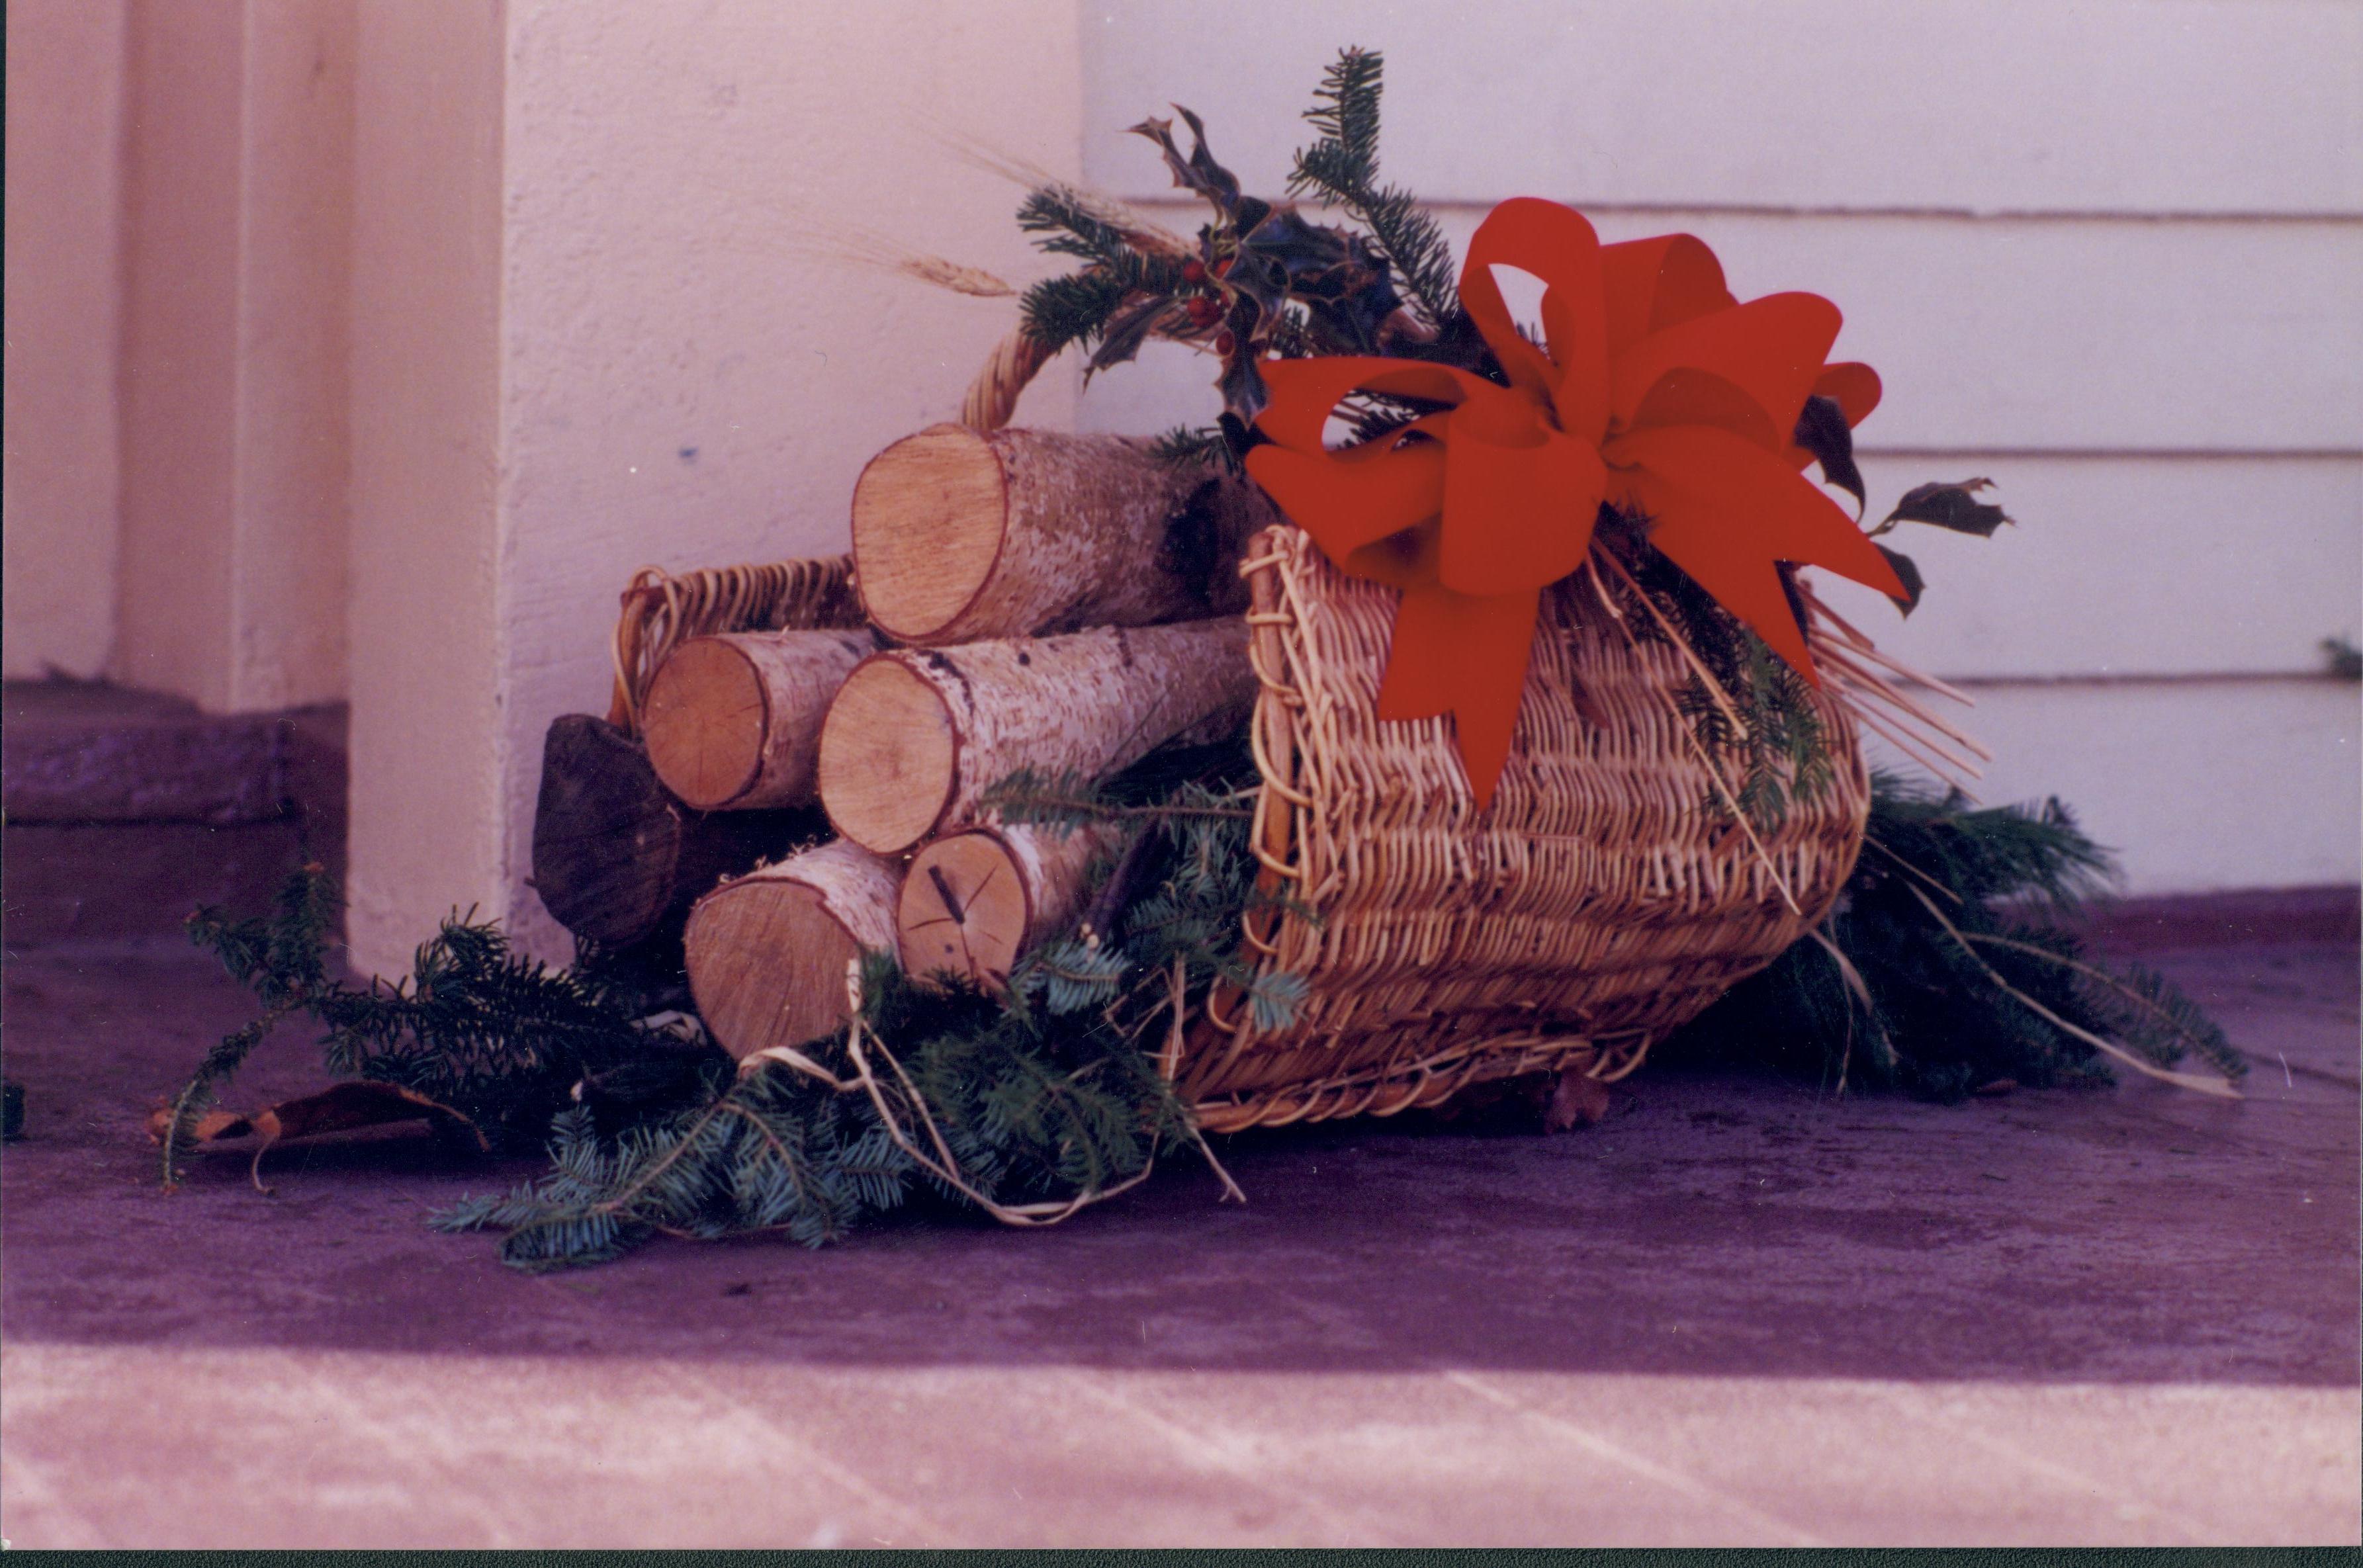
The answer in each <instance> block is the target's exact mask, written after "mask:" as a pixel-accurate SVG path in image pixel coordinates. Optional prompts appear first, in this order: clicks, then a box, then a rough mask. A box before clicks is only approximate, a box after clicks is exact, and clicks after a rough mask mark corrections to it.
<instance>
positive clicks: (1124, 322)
mask: <svg viewBox="0 0 2363 1568" xmlns="http://www.w3.org/2000/svg"><path fill="white" fill-rule="evenodd" d="M1181 308H1182V307H1181V306H1180V305H1178V304H1175V303H1174V301H1173V296H1172V295H1170V294H1152V295H1149V296H1148V298H1145V299H1141V300H1137V301H1135V302H1134V303H1132V304H1128V305H1125V306H1123V307H1121V308H1119V309H1118V310H1117V311H1116V313H1115V315H1111V316H1109V317H1108V322H1107V325H1106V326H1104V327H1102V328H1101V329H1100V342H1099V347H1098V348H1095V349H1093V351H1092V358H1091V362H1090V363H1088V364H1086V365H1085V366H1084V367H1083V380H1085V381H1090V380H1091V379H1092V376H1093V373H1094V372H1095V371H1099V370H1106V369H1107V368H1108V367H1109V366H1110V365H1121V364H1123V363H1125V362H1126V360H1128V359H1134V358H1137V356H1138V355H1139V353H1140V346H1141V345H1142V344H1143V343H1146V342H1147V341H1148V338H1149V337H1150V335H1151V334H1153V333H1155V332H1157V331H1159V330H1160V329H1162V328H1164V327H1167V326H1171V325H1173V319H1174V318H1176V317H1178V316H1179V315H1180V314H1181Z"/></svg>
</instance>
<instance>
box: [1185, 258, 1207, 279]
mask: <svg viewBox="0 0 2363 1568" xmlns="http://www.w3.org/2000/svg"><path fill="white" fill-rule="evenodd" d="M1205 281H1206V268H1205V265H1204V263H1203V262H1201V261H1200V260H1199V259H1197V258H1196V257H1194V256H1193V257H1192V258H1191V259H1189V260H1187V261H1184V262H1182V282H1185V283H1203V282H1205Z"/></svg>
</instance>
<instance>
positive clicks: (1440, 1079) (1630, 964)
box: [1173, 527, 1869, 1132]
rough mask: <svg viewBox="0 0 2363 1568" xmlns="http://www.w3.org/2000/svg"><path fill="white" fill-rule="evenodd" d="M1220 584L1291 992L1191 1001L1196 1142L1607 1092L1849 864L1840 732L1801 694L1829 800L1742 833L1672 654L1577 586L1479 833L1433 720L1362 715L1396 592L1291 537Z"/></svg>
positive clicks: (1769, 951)
mask: <svg viewBox="0 0 2363 1568" xmlns="http://www.w3.org/2000/svg"><path fill="white" fill-rule="evenodd" d="M1245 571H1246V572H1247V574H1248V580H1249V582H1250V584H1251V585H1252V588H1253V591H1254V592H1253V608H1252V609H1251V610H1250V612H1249V620H1250V622H1251V624H1252V625H1253V636H1252V639H1251V642H1250V651H1251V655H1252V657H1253V658H1254V660H1255V666H1256V674H1257V677H1258V679H1259V681H1260V683H1261V687H1262V690H1261V692H1260V695H1259V698H1258V701H1257V704H1256V710H1255V719H1254V744H1255V755H1256V761H1257V764H1258V766H1259V768H1260V769H1261V771H1262V774H1263V778H1264V787H1263V790H1262V792H1261V795H1260V797H1259V801H1258V805H1257V811H1256V819H1255V824H1254V843H1255V846H1256V855H1257V858H1258V859H1259V861H1260V862H1261V864H1262V867H1263V876H1262V885H1263V888H1264V890H1265V891H1266V892H1267V893H1269V894H1271V895H1275V897H1274V899H1273V900H1272V901H1270V902H1268V903H1264V904H1261V905H1259V907H1258V908H1257V909H1255V910H1253V911H1250V912H1249V914H1248V944H1249V947H1250V948H1251V950H1252V953H1253V955H1254V956H1255V960H1256V965H1257V968H1258V970H1259V973H1264V974H1269V973H1274V972H1286V973H1290V974H1293V975H1296V976H1299V977H1302V978H1303V980H1304V984H1305V987H1306V989H1307V993H1308V994H1307V996H1306V998H1305V1000H1304V1005H1303V1006H1301V1007H1300V1008H1298V1009H1297V1010H1296V1012H1295V1016H1294V1017H1293V1018H1292V1020H1291V1021H1290V1022H1289V1023H1288V1024H1287V1026H1285V1027H1283V1028H1279V1029H1259V1028H1258V1027H1257V1026H1256V1024H1255V1022H1254V1020H1253V1017H1252V1013H1251V1010H1250V1009H1249V1008H1248V1007H1247V1006H1246V1005H1245V1003H1244V999H1242V998H1240V997H1239V996H1237V994H1229V995H1225V994H1220V993H1219V992H1218V994H1217V995H1215V997H1213V998H1211V999H1209V1002H1208V1005H1207V1009H1206V1011H1205V1014H1204V1017H1203V1018H1201V1019H1200V1020H1198V1021H1197V1022H1196V1024H1195V1026H1194V1027H1193V1029H1192V1030H1191V1031H1190V1032H1189V1035H1188V1038H1187V1041H1186V1043H1185V1046H1184V1049H1183V1050H1182V1054H1181V1057H1180V1059H1179V1061H1178V1063H1176V1064H1175V1065H1174V1068H1173V1077H1174V1079H1175V1082H1176V1084H1177V1087H1178V1088H1180V1090H1181V1092H1182V1097H1183V1098H1184V1099H1186V1100H1188V1101H1189V1102H1190V1103H1191V1104H1192V1105H1193V1107H1194V1109H1195V1110H1196V1114H1197V1117H1198V1120H1199V1122H1200V1124H1201V1125H1202V1126H1204V1127H1205V1128H1206V1129H1207V1130H1209V1131H1212V1132H1231V1131H1236V1130H1238V1129H1242V1128H1247V1127H1254V1126H1272V1125H1279V1124H1282V1123H1286V1122H1291V1121H1317V1120H1321V1119H1324V1118H1328V1117H1337V1116H1355V1115H1376V1116H1385V1115H1391V1114H1393V1113H1395V1112H1398V1111H1403V1110H1411V1109H1413V1108H1414V1107H1419V1106H1429V1105H1434V1104H1437V1103H1438V1102H1439V1101H1441V1100H1444V1099H1448V1098H1449V1097H1450V1096H1451V1095H1453V1094H1455V1093H1457V1092H1459V1090H1460V1089H1462V1088H1466V1087H1468V1086H1469V1085H1470V1084H1474V1083H1479V1082H1482V1081H1484V1080H1487V1079H1492V1078H1503V1077H1515V1076H1518V1075H1521V1074H1525V1073H1533V1072H1543V1071H1551V1072H1558V1071H1564V1070H1566V1069H1568V1068H1570V1067H1572V1068H1576V1069H1578V1070H1580V1071H1582V1072H1584V1073H1587V1074H1589V1075H1590V1076H1592V1077H1596V1078H1600V1079H1603V1080H1614V1079H1615V1078H1619V1077H1624V1076H1625V1075H1626V1074H1628V1073H1630V1072H1632V1071H1633V1070H1634V1069H1635V1068H1636V1067H1637V1066H1640V1064H1641V1060H1642V1057H1643V1055H1645V1054H1646V1053H1647V1049H1648V1047H1649V1044H1650V1043H1651V1042H1652V1041H1654V1040H1656V1039H1658V1038H1660V1037H1661V1036H1663V1035H1664V1034H1665V1033H1666V1032H1668V1031H1670V1030H1671V1029H1673V1028H1674V1027H1675V1026H1677V1025H1679V1024H1681V1023H1682V1022H1684V1021H1688V1020H1689V1019H1691V1018H1692V1017H1693V1016H1695V1015H1696V1014H1697V1013H1698V1012H1699V1011H1701V1010H1703V1009H1704V1008H1705V1007H1706V1006H1707V1004H1708V1003H1710V1002H1712V1001H1714V999H1715V998H1717V997H1718V996H1720V995H1722V994H1723V992H1724V991H1725V989H1727V988H1730V987H1731V986H1732V985H1734V984H1735V983H1736V982H1737V981H1739V980H1741V979H1744V978H1746V977H1747V976H1749V975H1751V974H1753V973H1755V972H1756V971H1757V970H1758V969H1760V968H1762V967H1763V966H1765V965H1767V964H1769V963H1770V962H1771V961H1772V959H1773V958H1775V957H1776V956H1778V955H1780V954H1781V951H1782V950H1784V949H1785V948H1787V947H1788V946H1790V945H1791V944H1792V943H1794V942H1796V941H1797V940H1798V939H1800V938H1801V937H1803V935H1804V934H1805V933H1807V932H1808V931H1810V930H1811V929H1812V928H1813V927H1814V925H1815V924H1817V923H1818V922H1820V921H1821V919H1822V918H1823V917H1824V916H1825V914H1826V913H1827V912H1828V911H1829V908H1830V906H1831V904H1832V903H1833V902H1834V901H1835V900H1836V897H1837V893H1838V889H1840V888H1841V887H1842V886H1843V885H1844V883H1845V881H1846V878H1847V875H1848V874H1849V873H1850V872H1851V871H1852V869H1853V867H1854V862H1855V857H1856V856H1857V855H1858V853H1859V852H1860V850H1861V846H1862V835H1863V825H1864V822H1865V819H1866V816H1867V814H1868V812H1869V780H1868V778H1867V775H1866V773H1865V769H1864V765H1863V760H1862V756H1861V750H1860V746H1859V743H1858V738H1857V734H1856V730H1855V726H1854V723H1853V721H1852V719H1851V717H1850V716H1849V715H1848V714H1847V712H1845V711H1844V710H1843V709H1842V708H1841V707H1840V706H1839V705H1838V704H1836V702H1833V701H1829V700H1828V699H1827V698H1825V697H1824V696H1822V695H1820V694H1819V693H1816V694H1815V695H1814V698H1813V701H1814V708H1815V712H1816V713H1817V715H1818V717H1819V719H1820V722H1821V727H1822V734H1823V739H1824V744H1825V748H1826V750H1827V752H1828V755H1829V758H1830V763H1831V767H1830V774H1829V780H1828V782H1827V783H1826V784H1825V785H1824V786H1823V787H1822V788H1821V789H1819V790H1817V791H1815V792H1814V793H1813V794H1812V795H1811V796H1809V797H1807V798H1804V799H1801V800H1797V801H1793V802H1792V805H1791V806H1790V809H1789V810H1788V812H1786V814H1785V815H1784V817H1783V818H1782V820H1781V822H1780V823H1779V824H1778V825H1777V826H1776V827H1773V828H1770V829H1768V830H1762V831H1761V832H1760V833H1758V834H1751V833H1750V832H1749V831H1748V829H1747V826H1745V825H1744V824H1743V823H1741V822H1740V821H1739V820H1738V819H1737V818H1736V816H1734V815H1733V814H1732V813H1731V812H1728V811H1725V810H1717V809H1715V807H1714V804H1713V802H1714V801H1715V799H1716V798H1717V791H1718V789H1719V788H1720V786H1718V784H1717V782H1716V781H1715V778H1714V775H1713V774H1711V773H1710V772H1709V770H1708V767H1707V765H1706V763H1705V761H1704V760H1703V757H1702V756H1701V754H1700V752H1699V749H1698V743H1697V741H1696V739H1695V732H1694V729H1693V726H1692V720H1691V719H1690V718H1689V717H1688V716H1687V715H1686V714H1685V713H1684V712H1683V711H1682V709H1681V705H1680V701H1679V699H1680V697H1681V693H1682V692H1683V690H1685V689H1686V688H1687V687H1688V686H1689V685H1690V684H1691V677H1690V674H1689V668H1688V666H1687V665H1686V664H1685V663H1684V660H1683V656H1682V654H1681V652H1680V651H1679V650H1678V649H1676V648H1675V647H1674V646H1672V645H1671V644H1670V643H1669V642H1667V641H1665V640H1663V639H1662V638H1658V639H1651V638H1649V637H1648V636H1647V635H1646V634H1644V633H1642V632H1641V631H1640V629H1639V628H1638V627H1636V628H1635V629H1634V632H1633V633H1632V634H1631V635H1628V633H1627V631H1626V630H1625V628H1623V627H1620V626H1619V625H1618V624H1617V623H1616V620H1615V618H1614V613H1613V612H1612V611H1611V610H1610V609H1609V608H1608V607H1607V605H1606V604H1605V603H1604V602H1603V600H1602V598H1601V596H1600V595H1599V593H1598V592H1597V591H1596V590H1595V589H1594V588H1593V587H1592V583H1591V582H1590V580H1589V574H1588V573H1585V574H1579V575H1578V576H1577V577H1574V578H1571V579H1569V580H1566V581H1563V582H1561V583H1559V584H1557V585H1556V586H1554V587H1553V588H1551V589H1550V590H1548V591H1546V593H1545V594H1544V598H1543V606H1542V614H1541V618H1540V621H1539V623H1538V624H1537V633H1536V639H1535V651H1534V660H1533V663H1532V666H1531V667H1530V668H1529V669H1528V672H1527V677H1526V690H1525V700H1524V704H1523V706H1522V708H1521V710H1520V715H1519V721H1518V729H1517V738H1516V742H1515V744H1514V746H1513V748H1512V750H1511V753H1510V757H1509V762H1508V765H1507V767H1505V768H1504V769H1503V774H1502V778H1501V781H1500V784H1499V787H1498V788H1497V790H1496V791H1495V794H1494V798H1493V801H1492V804H1491V805H1490V806H1489V807H1488V808H1487V809H1486V810H1484V811H1483V812H1479V811H1477V810H1476V808H1475V801H1474V798H1473V796H1472V795H1471V793H1470V787H1469V782H1468V778H1467V775H1466V774H1465V773H1464V771H1463V770H1462V767H1461V765H1460V761H1459V755H1458V753H1457V751H1456V750H1455V748H1454V745H1453V742H1452V734H1451V728H1450V724H1449V722H1448V720H1445V719H1441V718H1437V719H1424V720H1417V721H1408V722H1406V721H1391V722H1385V723H1381V721H1380V720H1379V718H1378V717H1377V712H1376V709H1377V700H1378V688H1379V678H1380V675H1381V670H1382V669H1383V668H1384V665H1385V659H1386V651H1387V646H1388V640H1389V636H1390V634H1391V630H1392V625H1393V621H1394V611H1395V605H1396V602H1397V595H1396V593H1395V592H1394V591H1392V590H1391V589H1387V588H1384V587H1381V586H1380V585H1377V584H1374V583H1370V582H1363V581H1358V580H1352V579H1349V578H1348V577H1346V576H1345V575H1344V574H1343V573H1342V572H1340V571H1338V570H1337V569H1336V568H1335V567H1334V566H1332V565H1331V564H1330V563H1329V562H1328V561H1327V560H1326V558H1324V557H1323V556H1322V555H1321V553H1320V551H1319V550H1318V548H1316V547H1315V546H1314V545H1313V543H1312V542H1311V540H1310V539H1309V538H1308V537H1307V536H1305V535H1304V533H1303V532H1302V531H1300V530H1298V529H1295V528H1292V527H1279V528H1272V529H1268V530H1266V531H1265V532H1264V533H1262V534H1261V535H1259V536H1257V539H1256V541H1255V544H1254V546H1253V548H1252V550H1251V552H1250V555H1249V558H1248V561H1247V564H1246V566H1245ZM1636 613H1637V612H1636ZM1759 845H1760V847H1759ZM1776 873H1777V875H1776ZM1784 886H1785V892H1784ZM1791 900H1794V901H1793V905H1792V901H1791Z"/></svg>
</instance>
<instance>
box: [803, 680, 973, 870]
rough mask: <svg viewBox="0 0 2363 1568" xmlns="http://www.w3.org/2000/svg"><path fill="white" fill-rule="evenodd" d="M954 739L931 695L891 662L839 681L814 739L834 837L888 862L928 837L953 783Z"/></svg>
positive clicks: (940, 701)
mask: <svg viewBox="0 0 2363 1568" xmlns="http://www.w3.org/2000/svg"><path fill="white" fill-rule="evenodd" d="M959 764H960V740H959V735H958V732H957V731H956V730H955V728H954V726H953V723H952V716H951V714H950V713H949V712H947V711H946V710H945V707H944V702H943V699H942V698H941V697H939V696H937V693H936V690H935V688H933V687H932V686H930V685H928V684H927V683H926V681H925V680H923V679H920V678H919V677H918V676H916V675H915V674H913V673H912V672H911V671H910V670H908V669H906V668H904V667H903V666H902V665H901V664H900V663H899V662H897V661H895V660H894V659H892V658H874V659H871V660H869V661H868V662H866V663H864V664H862V665H860V667H858V668H856V669H855V670H854V672H853V673H852V674H851V675H850V676H849V677H847V678H846V682H845V685H844V688H843V689H842V690H839V691H838V694H837V701H835V702H834V703H832V704H830V706H829V710H828V719H827V721H826V723H824V724H823V725H822V728H821V735H820V792H821V799H822V801H824V802H825V803H826V805H827V808H828V815H829V821H830V822H831V823H833V824H834V825H835V826H836V828H837V831H838V833H840V834H844V835H845V836H846V837H847V838H849V839H850V840H852V841H853V842H854V843H856V844H858V845H861V846H862V847H863V848H865V849H869V850H872V851H874V852H876V853H878V854H880V855H895V854H900V853H901V852H902V851H904V850H905V849H908V848H910V847H911V846H912V845H915V844H917V843H918V842H919V841H920V840H921V839H924V838H926V836H927V834H930V833H932V832H933V831H935V826H936V823H937V822H938V821H940V820H941V819H942V817H943V815H944V812H945V811H946V810H947V809H948V808H949V805H950V803H951V798H952V790H953V787H954V784H955V783H956V781H957V779H958V777H959Z"/></svg>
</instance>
